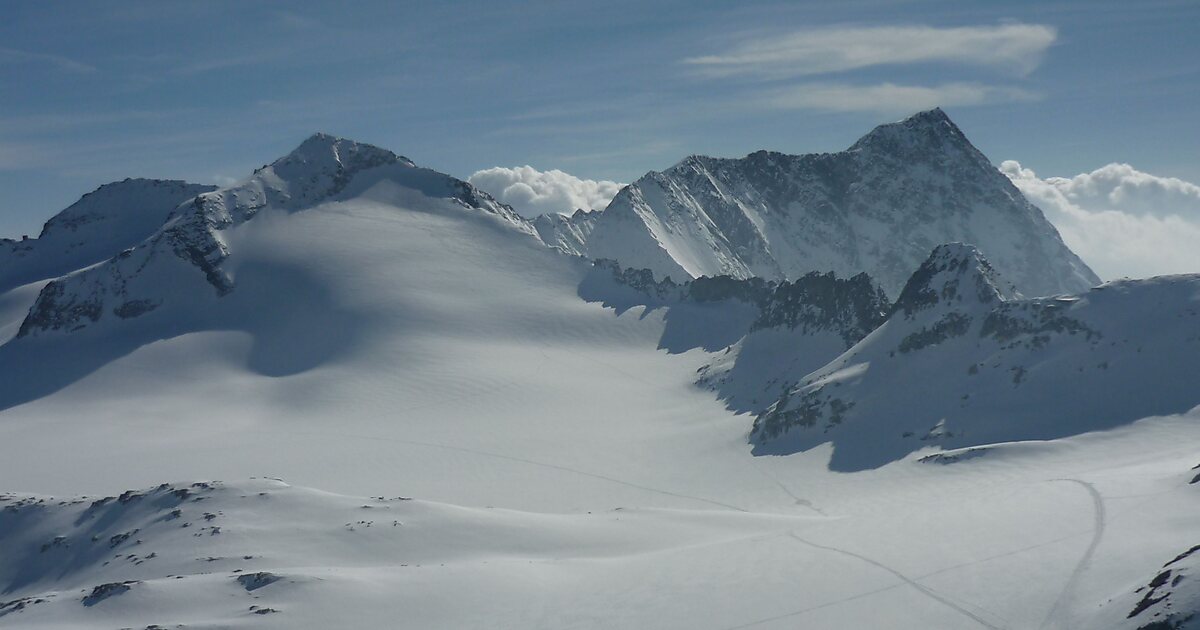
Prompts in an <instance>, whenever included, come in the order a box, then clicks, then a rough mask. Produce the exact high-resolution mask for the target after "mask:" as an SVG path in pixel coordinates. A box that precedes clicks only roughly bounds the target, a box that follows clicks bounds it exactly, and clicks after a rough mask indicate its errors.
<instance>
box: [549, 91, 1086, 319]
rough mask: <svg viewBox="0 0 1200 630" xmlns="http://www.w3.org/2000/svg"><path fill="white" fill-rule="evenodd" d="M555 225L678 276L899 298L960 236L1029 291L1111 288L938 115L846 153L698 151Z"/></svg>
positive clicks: (586, 243)
mask: <svg viewBox="0 0 1200 630" xmlns="http://www.w3.org/2000/svg"><path fill="white" fill-rule="evenodd" d="M554 221H555V222H556V226H554V227H557V229H558V234H559V236H557V237H554V238H549V239H548V242H549V241H551V240H555V239H556V238H557V240H559V241H569V242H571V243H576V242H578V241H579V240H581V239H582V240H583V246H582V247H579V246H578V245H574V249H575V251H577V252H578V253H582V254H585V255H587V256H589V257H592V258H608V259H613V260H616V261H618V262H620V263H621V265H622V266H625V267H632V268H647V269H650V270H652V271H653V272H654V273H655V274H657V275H659V276H660V277H662V276H670V277H672V278H674V279H675V280H677V281H683V280H686V279H688V278H692V277H697V276H702V275H703V276H716V275H730V276H734V277H738V278H745V277H751V276H758V277H762V278H768V279H795V278H797V277H800V276H802V275H804V274H805V273H808V272H811V271H819V272H827V271H833V272H836V273H837V274H838V275H839V276H842V277H850V276H853V275H855V274H858V273H860V272H866V273H868V274H869V275H870V276H871V277H872V278H875V279H876V280H877V281H878V282H879V283H880V284H882V285H883V287H884V289H885V290H886V291H887V292H888V294H889V295H892V296H895V295H897V294H898V293H899V291H900V289H901V288H902V287H903V286H904V283H905V281H906V280H907V279H908V276H909V275H910V274H911V273H912V272H913V271H915V270H916V268H917V267H918V266H919V265H920V263H921V261H922V260H923V259H924V258H925V256H926V255H927V254H928V253H929V250H931V249H932V248H933V247H935V246H937V245H939V244H942V243H947V242H953V241H962V242H968V243H974V244H975V245H977V246H978V247H979V248H980V249H981V250H982V251H983V252H984V254H985V255H986V256H988V258H989V260H991V261H992V263H993V264H994V265H996V268H997V269H999V270H1000V271H1001V272H1002V273H1003V274H1004V275H1005V276H1007V277H1009V278H1011V279H1012V281H1013V282H1015V283H1016V284H1017V286H1018V287H1019V288H1020V289H1021V290H1022V291H1023V292H1025V293H1027V294H1029V295H1052V294H1058V293H1075V292H1079V291H1082V290H1085V289H1087V288H1089V287H1092V286H1095V285H1096V284H1099V282H1100V281H1099V279H1098V278H1097V277H1096V275H1095V274H1094V273H1092V271H1091V270H1090V269H1088V267H1087V265H1085V264H1084V263H1083V261H1081V260H1080V259H1079V258H1078V257H1077V256H1075V254H1073V253H1072V252H1071V251H1070V250H1069V249H1068V248H1067V247H1066V245H1064V244H1063V242H1062V239H1061V238H1060V237H1059V235H1058V232H1057V231H1056V230H1055V229H1054V227H1053V226H1052V225H1051V224H1050V223H1049V222H1048V221H1047V220H1046V218H1045V217H1044V216H1043V215H1042V212H1041V211H1040V210H1038V209H1037V208H1036V207H1035V206H1033V205H1032V204H1031V203H1029V201H1027V200H1026V199H1025V197H1023V196H1022V195H1021V193H1020V192H1019V191H1018V190H1017V189H1016V188H1015V187H1014V186H1013V184H1012V182H1010V181H1009V179H1008V178H1007V177H1005V176H1004V175H1003V174H1001V173H1000V172H999V171H998V170H996V168H995V167H993V166H992V164H991V163H990V162H989V161H988V160H987V158H986V157H985V156H984V155H983V154H982V153H980V152H979V151H978V150H977V149H976V148H975V147H974V146H972V145H971V143H970V142H969V141H968V140H967V138H966V137H965V136H964V135H963V133H962V131H961V130H959V128H958V127H957V126H955V124H954V123H953V122H951V121H950V119H949V118H948V117H947V116H946V115H945V113H944V112H942V111H941V110H940V109H934V110H931V111H927V112H922V113H919V114H916V115H914V116H912V117H911V118H908V119H906V120H904V121H901V122H898V123H894V124H888V125H883V126H880V127H878V128H876V129H875V130H873V131H871V132H870V133H868V134H867V135H866V136H863V138H862V139H860V140H859V141H858V142H856V143H855V144H854V145H853V146H852V147H850V148H849V149H847V150H846V151H843V152H840V153H822V154H810V155H786V154H782V153H772V152H767V151H759V152H757V153H752V154H750V155H748V156H746V157H744V158H741V159H720V158H711V157H704V156H692V157H689V158H687V159H685V160H683V161H682V162H680V163H679V164H677V165H675V166H673V167H671V168H670V169H667V170H666V171H663V172H661V173H660V172H651V173H648V174H647V175H645V176H644V177H642V178H641V179H639V180H637V181H636V182H634V183H633V184H630V185H629V186H627V187H625V188H624V189H622V190H621V192H620V193H618V194H617V196H616V197H615V198H614V199H613V201H612V203H610V204H609V206H608V207H607V208H606V209H605V210H604V211H603V212H602V213H600V214H599V215H595V216H593V215H584V216H579V215H575V216H573V217H570V218H555V219H554ZM551 227H552V226H547V231H550V228H551ZM585 227H586V228H587V231H586V233H585V234H582V236H580V234H579V233H581V232H583V231H584V228H585ZM544 238H545V237H544Z"/></svg>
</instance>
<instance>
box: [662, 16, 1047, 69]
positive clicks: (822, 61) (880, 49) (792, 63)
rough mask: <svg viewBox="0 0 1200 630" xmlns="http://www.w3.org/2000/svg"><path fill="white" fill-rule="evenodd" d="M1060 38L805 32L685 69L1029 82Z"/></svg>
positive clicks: (885, 29)
mask: <svg viewBox="0 0 1200 630" xmlns="http://www.w3.org/2000/svg"><path fill="white" fill-rule="evenodd" d="M1057 37H1058V32H1057V30H1056V29H1054V28H1053V27H1051V26H1046V25H1043V24H1001V25H998V26H962V27H953V28H937V27H933V26H876V27H850V28H832V29H821V30H803V31H797V32H792V33H788V34H785V35H778V36H774V37H763V38H759V39H755V40H753V41H746V42H742V43H741V44H738V45H736V46H734V47H733V48H732V49H730V50H728V51H726V52H724V53H721V54H715V55H706V56H701V57H691V58H688V59H684V63H686V64H689V65H693V66H696V67H697V68H698V69H700V71H701V72H703V73H704V74H708V75H710V76H730V75H737V74H747V75H759V76H763V77H768V78H786V77H796V76H807V75H817V74H829V73H834V72H846V71H849V70H857V69H861V68H868V67H872V66H881V65H903V64H915V63H954V64H963V65H971V66H983V67H989V68H994V69H999V70H1003V71H1006V72H1013V73H1016V74H1018V75H1026V74H1029V73H1030V72H1032V71H1033V70H1034V69H1035V68H1037V67H1038V65H1039V64H1041V61H1042V57H1043V55H1044V54H1045V52H1046V50H1047V49H1048V48H1049V47H1050V45H1051V44H1053V43H1054V40H1055V39H1056V38H1057Z"/></svg>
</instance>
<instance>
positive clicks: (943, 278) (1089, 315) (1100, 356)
mask: <svg viewBox="0 0 1200 630" xmlns="http://www.w3.org/2000/svg"><path fill="white" fill-rule="evenodd" d="M1198 330H1200V275H1191V276H1165V277H1160V278H1151V279H1148V280H1124V281H1119V282H1112V283H1108V284H1105V285H1102V286H1100V287H1097V288H1095V289H1092V290H1091V291H1089V292H1087V293H1084V294H1081V295H1076V296H1059V297H1052V298H1036V299H1021V298H1020V296H1019V295H1018V294H1016V293H1015V292H1014V291H1013V290H1012V289H1011V287H1006V286H1005V283H1004V281H1003V280H1001V279H1000V277H999V275H998V274H997V273H996V272H995V271H994V270H993V269H992V267H991V265H989V264H988V263H987V261H986V260H984V259H983V258H982V255H981V254H980V252H979V250H977V249H975V248H974V247H972V246H969V245H962V244H950V245H943V246H939V247H938V248H936V249H934V251H933V253H932V254H930V256H929V258H928V259H927V260H926V261H925V262H924V263H923V264H922V266H921V268H920V269H919V270H918V271H917V272H916V273H915V274H913V277H912V279H911V280H910V281H909V283H908V285H907V286H906V287H905V288H904V291H903V292H902V293H901V295H900V298H899V299H898V300H897V302H896V304H895V305H894V306H893V309H892V313H891V315H890V317H889V318H888V320H887V321H886V322H885V323H884V324H883V325H882V326H880V327H879V328H878V329H877V330H875V331H874V332H872V333H871V334H870V335H868V336H867V337H866V338H865V339H863V340H862V341H861V342H859V343H858V344H856V345H855V346H854V347H853V348H851V349H850V350H848V351H846V353H845V354H843V355H842V356H841V357H839V358H837V359H836V360H834V361H832V362H830V363H829V364H828V365H826V366H824V367H822V368H821V369H819V370H816V371H814V372H813V373H812V374H810V375H808V376H807V377H805V379H804V381H803V382H801V383H799V384H798V385H797V386H795V387H794V388H792V389H791V390H789V391H788V392H787V393H786V394H785V395H784V397H782V398H781V399H780V400H779V401H777V402H776V404H775V405H774V406H773V407H772V408H771V409H769V410H768V411H767V412H765V413H763V414H762V415H760V417H759V418H758V419H757V420H756V422H755V432H754V438H755V441H756V451H757V452H762V453H789V452H795V451H798V450H805V449H808V448H812V447H813V446H815V445H817V444H822V443H825V442H832V443H833V444H834V456H833V460H832V462H831V465H832V466H833V467H834V468H837V469H839V470H861V469H863V468H871V467H875V466H880V465H882V464H884V463H887V462H889V461H893V460H895V459H899V458H901V457H903V456H905V455H907V454H908V453H912V452H914V451H917V450H919V449H921V448H923V447H926V446H929V445H932V444H937V445H939V446H941V447H943V448H949V449H953V448H961V447H966V446H979V445H986V444H992V443H998V442H1008V441H1017V440H1046V439H1054V438H1059V437H1063V436H1068V435H1075V434H1079V433H1084V432H1087V431H1096V430H1101V429H1108V428H1111V427H1113V426H1117V425H1119V424H1123V423H1128V422H1132V421H1134V420H1137V419H1139V418H1142V417H1146V416H1150V415H1159V414H1170V413H1179V412H1183V411H1187V410H1188V409H1190V408H1192V407H1193V406H1195V405H1197V404H1200V394H1198V391H1200V390H1198V389H1197V385H1200V381H1198V376H1197V375H1200V333H1198V332H1197V331H1198ZM983 452H984V451H978V452H977V453H976V454H982V453H983Z"/></svg>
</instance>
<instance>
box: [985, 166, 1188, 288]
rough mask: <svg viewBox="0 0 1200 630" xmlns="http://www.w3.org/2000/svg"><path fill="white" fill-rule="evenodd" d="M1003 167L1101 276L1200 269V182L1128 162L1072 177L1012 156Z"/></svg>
mask: <svg viewBox="0 0 1200 630" xmlns="http://www.w3.org/2000/svg"><path fill="white" fill-rule="evenodd" d="M1000 171H1001V172H1003V173H1004V174H1005V175H1007V176H1008V177H1009V179H1011V180H1012V181H1013V184H1015V185H1016V186H1017V188H1018V189H1020V190H1021V192H1022V193H1024V194H1025V196H1026V197H1028V198H1029V200H1030V201H1032V202H1033V203H1034V204H1036V205H1037V206H1038V207H1040V208H1041V209H1042V210H1043V211H1044V212H1045V213H1046V218H1048V219H1050V221H1051V222H1052V223H1054V225H1055V227H1057V228H1058V230H1059V232H1060V233H1061V234H1062V237H1063V240H1064V241H1066V243H1067V245H1068V246H1070V247H1071V249H1073V250H1075V253H1077V254H1079V256H1080V257H1081V258H1083V260H1084V262H1086V263H1088V264H1089V265H1091V267H1092V269H1093V270H1095V271H1096V273H1097V274H1099V275H1100V277H1101V278H1104V279H1106V280H1111V279H1115V278H1120V277H1124V276H1129V277H1134V278H1142V277H1149V276H1154V275H1163V274H1171V273H1200V186H1196V185H1195V184H1191V183H1188V182H1185V181H1183V180H1181V179H1176V178H1173V177H1158V176H1156V175H1151V174H1149V173H1143V172H1141V171H1138V170H1136V169H1134V168H1133V167H1132V166H1129V165H1128V164H1109V165H1108V166H1104V167H1102V168H1099V169H1096V170H1094V171H1092V172H1090V173H1084V174H1081V175H1076V176H1075V177H1070V178H1064V177H1051V178H1047V179H1041V178H1039V177H1038V176H1037V174H1036V173H1034V172H1033V171H1032V170H1030V169H1027V168H1023V167H1022V166H1021V165H1020V164H1019V163H1018V162H1015V161H1012V160H1008V161H1006V162H1004V163H1002V164H1001V165H1000Z"/></svg>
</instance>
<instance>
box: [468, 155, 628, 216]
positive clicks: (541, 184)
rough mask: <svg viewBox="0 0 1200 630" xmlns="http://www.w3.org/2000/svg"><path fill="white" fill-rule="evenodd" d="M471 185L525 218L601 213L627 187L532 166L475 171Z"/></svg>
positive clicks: (470, 180) (500, 167)
mask: <svg viewBox="0 0 1200 630" xmlns="http://www.w3.org/2000/svg"><path fill="white" fill-rule="evenodd" d="M467 181H469V182H471V184H473V185H475V186H476V187H478V188H479V189H481V190H483V191H484V192H487V193H489V194H491V195H492V196H493V197H495V198H497V199H499V200H500V201H503V202H504V203H506V204H508V205H510V206H512V207H513V209H514V210H516V211H517V212H519V213H520V214H522V215H524V216H526V217H536V216H538V215H540V214H547V213H552V212H567V213H569V212H574V211H575V210H577V209H579V208H583V209H584V210H600V209H603V208H604V207H605V206H607V205H608V202H609V201H612V198H613V197H614V196H615V195H616V194H617V191H619V190H621V187H622V186H624V184H618V183H617V182H610V181H606V180H601V181H596V180H592V179H580V178H578V177H575V176H574V175H571V174H570V173H564V172H562V171H560V170H558V169H553V170H549V171H539V170H537V169H536V168H533V167H532V166H518V167H515V168H506V167H503V166H495V167H492V168H488V169H484V170H482V171H476V172H475V174H474V175H471V177H470V178H468V180H467Z"/></svg>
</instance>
